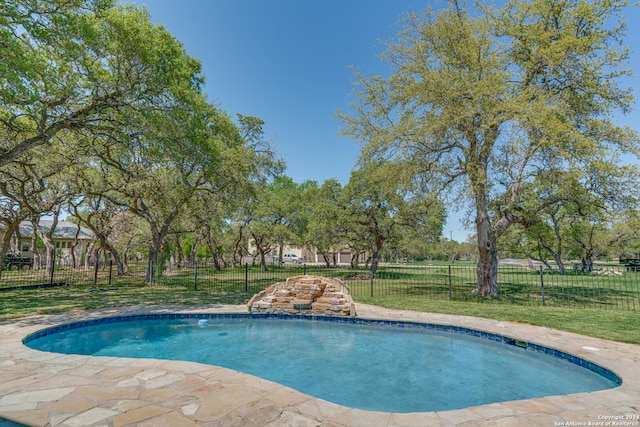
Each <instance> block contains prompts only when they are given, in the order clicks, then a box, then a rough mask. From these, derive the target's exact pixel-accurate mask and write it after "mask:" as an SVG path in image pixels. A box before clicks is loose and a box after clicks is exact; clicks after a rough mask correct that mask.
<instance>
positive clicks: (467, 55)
mask: <svg viewBox="0 0 640 427" xmlns="http://www.w3.org/2000/svg"><path fill="white" fill-rule="evenodd" d="M626 6H627V2H626V1H624V0H623V1H619V0H614V1H602V0H595V1H591V2H585V1H578V0H562V1H556V0H535V1H522V0H513V1H509V2H507V3H506V4H504V6H503V7H502V8H500V9H494V8H492V7H490V6H485V5H483V4H480V3H476V6H474V7H467V6H466V5H465V4H464V3H462V2H455V1H454V2H450V3H449V7H446V8H444V9H442V10H441V11H439V12H435V11H433V10H426V11H424V12H423V13H409V14H407V15H406V16H405V18H404V19H403V21H402V25H403V30H402V31H401V32H400V33H399V35H398V37H397V38H396V39H395V40H392V41H390V42H388V43H387V45H386V46H387V50H386V53H385V54H384V55H383V59H384V60H385V61H386V62H387V63H388V64H389V65H390V67H391V73H390V75H389V76H388V77H382V76H367V75H363V74H361V73H356V77H357V82H356V87H355V90H354V101H353V103H352V105H351V107H352V109H351V111H348V112H339V113H338V115H339V116H340V117H341V118H342V119H343V121H344V133H345V134H347V135H350V136H352V137H354V138H357V139H359V140H361V141H362V142H363V151H362V158H363V159H370V158H378V157H396V158H400V159H402V160H404V161H405V162H408V163H410V164H411V165H412V167H408V168H406V171H407V173H408V174H412V175H414V177H415V179H423V180H425V181H427V182H428V183H429V185H430V186H432V187H433V188H439V189H440V191H441V193H443V194H449V195H451V194H453V195H456V196H458V197H461V198H463V199H466V200H468V201H469V202H470V204H471V206H472V207H473V210H474V211H475V218H474V222H475V226H476V234H477V245H478V252H479V261H478V265H477V275H478V294H480V295H484V296H495V295H497V266H498V259H497V247H496V243H497V239H498V238H499V237H500V235H502V234H503V233H504V232H505V231H506V230H507V229H508V228H509V226H510V225H512V224H514V223H522V224H526V223H527V222H528V218H527V215H526V211H524V210H523V209H522V206H521V197H520V196H521V189H522V187H523V185H525V184H526V183H528V182H531V181H532V180H533V179H534V177H535V176H536V175H537V173H538V172H539V171H540V170H545V169H548V168H549V167H558V168H563V167H572V170H578V171H579V170H588V168H581V166H584V165H590V164H593V161H594V159H596V160H597V159H600V158H604V157H609V155H610V154H611V153H613V152H618V153H625V152H637V146H636V144H637V141H638V138H637V135H636V134H635V132H633V131H631V130H629V129H626V128H622V127H619V126H617V125H616V124H615V123H614V121H613V113H614V112H617V111H622V112H627V111H628V110H629V108H630V105H631V103H632V100H633V97H632V95H631V92H630V91H629V90H625V89H622V88H621V87H620V84H619V79H618V78H619V77H620V76H622V75H626V74H628V71H627V70H626V69H625V68H624V67H625V66H626V59H627V51H626V49H625V48H624V47H622V46H621V40H622V37H623V35H624V29H625V27H624V24H623V23H622V21H621V16H620V14H621V11H622V10H623V9H624V7H626ZM619 19H620V20H619ZM505 195H506V197H505ZM496 196H499V203H495V202H496V200H497V199H496Z"/></svg>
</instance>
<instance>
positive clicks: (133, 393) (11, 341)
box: [0, 304, 640, 426]
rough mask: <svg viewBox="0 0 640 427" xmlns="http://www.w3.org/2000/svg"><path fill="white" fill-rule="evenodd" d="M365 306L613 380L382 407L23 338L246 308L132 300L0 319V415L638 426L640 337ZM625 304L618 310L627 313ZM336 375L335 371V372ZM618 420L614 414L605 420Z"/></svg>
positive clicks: (372, 314) (120, 420)
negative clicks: (489, 338) (572, 362)
mask: <svg viewBox="0 0 640 427" xmlns="http://www.w3.org/2000/svg"><path fill="white" fill-rule="evenodd" d="M356 310H357V313H358V317H360V318H363V319H378V320H383V321H384V320H388V321H403V322H419V323H429V324H436V325H445V326H453V327H458V328H466V329H473V330H477V331H481V332H483V333H487V334H497V335H500V336H506V337H511V338H515V339H517V340H521V341H523V342H528V343H536V344H539V345H542V346H545V347H548V348H553V349H557V350H559V351H562V352H565V353H568V354H571V355H574V356H576V357H579V358H581V359H584V360H587V361H589V362H591V363H594V364H596V365H599V366H602V367H604V368H606V369H608V370H610V371H612V372H614V373H615V374H616V375H618V376H619V377H620V378H622V380H623V383H622V385H620V386H619V387H617V388H613V389H607V390H601V391H595V392H589V393H576V394H571V395H565V396H549V397H543V398H536V399H528V400H518V401H509V402H501V403H493V404H488V405H482V406H476V407H471V408H465V409H457V410H449V411H441V412H421V413H408V414H397V413H385V412H372V411H364V410H359V409H352V408H347V407H343V406H340V405H337V404H333V403H330V402H326V401H324V400H321V399H317V398H313V397H310V396H308V395H305V394H303V393H300V392H297V391H295V390H292V389H290V388H288V387H285V386H282V385H279V384H275V383H272V382H270V381H267V380H263V379H260V378H257V377H253V376H251V375H247V374H243V373H240V372H236V371H233V370H229V369H225V368H220V367H215V366H208V365H202V364H198V363H193V362H182V361H164V360H155V359H126V358H115V357H91V356H79V355H59V354H54V353H45V352H40V351H37V350H32V349H30V348H28V347H26V346H25V345H24V344H23V342H22V340H23V339H24V338H25V337H26V336H28V335H29V334H32V333H34V332H36V331H38V330H40V329H44V328H46V327H48V326H55V325H59V324H63V323H72V322H76V321H82V320H91V319H98V318H102V317H114V316H138V315H144V314H170V313H191V314H196V313H211V314H223V313H224V314H233V313H246V312H247V310H246V306H244V305H239V306H223V305H206V306H156V307H125V308H110V309H100V310H91V311H83V312H70V313H64V314H58V315H49V316H33V317H28V318H22V319H16V320H12V321H4V322H0V349H1V350H0V417H4V418H7V419H10V420H13V421H16V422H20V423H23V424H27V425H33V426H45V425H59V426H91V425H103V426H124V425H139V426H145V425H148V426H163V425H167V426H174V425H184V426H189V425H193V426H196V425H216V426H217V425H229V426H238V425H247V426H262V425H265V426H267V425H271V426H278V425H289V424H296V425H302V426H306V425H326V426H360V425H362V426H418V425H507V423H508V424H509V425H550V426H559V425H588V423H589V422H591V423H592V424H591V425H597V423H600V422H601V423H602V424H601V425H607V422H609V421H614V422H626V423H627V424H619V425H636V426H638V425H640V418H638V417H640V346H638V345H633V344H626V343H620V342H614V341H607V340H601V339H596V338H591V337H586V336H582V335H577V334H573V333H569V332H564V331H558V330H553V329H549V328H544V327H537V326H532V325H527V324H521V323H512V322H504V321H495V320H489V319H481V318H475V317H467V316H452V315H444V314H436V313H420V312H412V311H405V310H389V309H384V308H381V307H377V306H370V305H364V304H356ZM622 314H623V313H622ZM336 381H337V382H339V378H336ZM609 425H613V424H609Z"/></svg>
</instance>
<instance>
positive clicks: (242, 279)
mask: <svg viewBox="0 0 640 427" xmlns="http://www.w3.org/2000/svg"><path fill="white" fill-rule="evenodd" d="M149 269H151V277H152V280H151V282H150V283H148V282H145V277H146V275H147V274H148V273H149ZM303 274H314V275H319V276H325V277H337V278H340V279H342V280H344V282H345V283H346V284H347V285H348V286H349V288H350V290H351V294H352V296H353V298H354V299H355V300H356V301H357V300H358V299H359V298H360V299H363V298H370V297H391V298H393V297H415V298H430V299H440V300H451V301H477V300H479V299H480V300H481V298H479V297H478V296H476V295H475V290H476V288H477V279H476V268H475V265H471V264H452V265H424V264H402V265H382V266H380V268H379V269H378V271H377V272H376V274H375V276H374V277H371V276H370V274H369V270H368V269H367V268H365V267H364V266H363V267H358V268H352V267H348V266H339V267H327V266H324V265H289V264H287V265H285V266H269V267H268V268H267V269H266V270H262V269H260V268H259V267H258V266H250V265H242V266H238V267H229V268H224V269H222V270H220V271H217V270H216V269H215V268H213V266H211V265H195V266H190V267H180V268H170V269H169V268H166V267H164V266H160V265H154V266H149V265H148V263H145V262H141V263H135V264H132V265H130V266H129V268H128V269H127V271H126V273H125V274H124V275H118V274H117V271H116V268H115V266H114V265H112V264H99V265H95V266H91V267H88V268H72V267H70V266H65V265H57V266H56V269H55V270H54V271H53V272H49V273H47V272H46V270H27V271H24V270H19V271H3V272H2V275H1V277H0V291H2V290H7V289H16V288H25V287H31V288H33V287H51V286H60V285H66V284H69V285H88V286H96V287H112V286H113V287H115V286H125V285H138V286H139V285H142V284H145V283H146V284H147V285H150V286H169V287H180V288H182V289H185V290H189V289H193V290H198V291H207V292H212V293H215V292H225V293H229V292H246V293H257V292H259V291H260V290H262V289H265V288H266V287H268V286H269V285H271V284H273V283H276V282H281V281H285V280H286V278H287V277H291V276H297V275H303ZM639 275H640V272H638V271H636V270H635V269H632V270H628V269H626V268H624V266H620V267H607V268H602V269H600V270H597V271H594V272H589V273H583V272H581V271H569V272H567V274H559V273H558V272H552V271H549V270H545V269H542V268H541V267H535V268H527V267H522V266H500V267H499V269H498V298H497V300H498V301H499V302H504V303H512V304H519V305H535V306H562V307H590V308H606V309H619V310H636V309H640V277H639Z"/></svg>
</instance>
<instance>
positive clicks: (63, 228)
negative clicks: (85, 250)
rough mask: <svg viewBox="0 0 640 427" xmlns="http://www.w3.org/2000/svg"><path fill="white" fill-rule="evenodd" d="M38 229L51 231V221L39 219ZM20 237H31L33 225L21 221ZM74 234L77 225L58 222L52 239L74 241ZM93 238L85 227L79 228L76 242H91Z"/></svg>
mask: <svg viewBox="0 0 640 427" xmlns="http://www.w3.org/2000/svg"><path fill="white" fill-rule="evenodd" d="M38 224H40V227H42V229H43V230H44V231H45V232H47V231H49V230H50V229H51V226H52V225H53V221H52V220H48V219H41V220H40V222H39V223H38ZM19 229H20V235H21V236H22V237H31V236H33V225H32V224H31V222H29V221H22V222H21V223H20V228H19ZM76 233H78V224H74V223H72V222H69V221H58V225H57V226H56V229H55V231H54V232H53V238H54V239H75V237H76ZM94 238H95V236H94V234H93V232H92V231H91V230H89V229H88V228H85V227H80V232H79V233H78V240H93V239H94Z"/></svg>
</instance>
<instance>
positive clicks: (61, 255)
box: [19, 219, 95, 263]
mask: <svg viewBox="0 0 640 427" xmlns="http://www.w3.org/2000/svg"><path fill="white" fill-rule="evenodd" d="M39 224H40V227H42V229H43V230H44V231H45V232H47V231H49V230H50V229H51V226H52V225H53V221H52V220H44V219H43V220H40V222H39ZM19 232H20V256H21V257H23V258H32V257H33V248H32V247H31V245H32V236H33V225H32V224H31V222H29V221H23V222H21V223H20V227H19ZM53 240H54V241H55V243H56V257H57V258H58V260H59V261H61V262H63V263H67V262H70V261H71V250H72V249H75V255H76V259H78V260H79V259H80V258H81V257H82V255H83V254H85V253H86V252H87V248H88V247H89V245H90V244H91V243H92V242H93V241H94V240H95V236H94V234H93V232H92V231H91V230H89V229H87V228H85V227H80V229H78V224H74V223H72V222H68V221H58V225H57V226H56V229H55V231H54V232H53ZM74 245H75V248H74Z"/></svg>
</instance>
